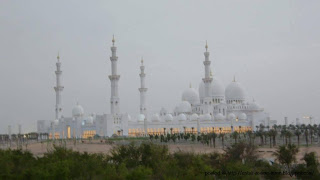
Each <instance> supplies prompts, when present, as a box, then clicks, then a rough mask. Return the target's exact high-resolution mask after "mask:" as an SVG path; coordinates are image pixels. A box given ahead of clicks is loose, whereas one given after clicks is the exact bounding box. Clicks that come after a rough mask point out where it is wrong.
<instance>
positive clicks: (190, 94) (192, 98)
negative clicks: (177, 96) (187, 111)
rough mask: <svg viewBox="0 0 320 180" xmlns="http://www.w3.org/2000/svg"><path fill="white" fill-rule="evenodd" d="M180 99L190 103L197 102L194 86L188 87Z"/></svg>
mask: <svg viewBox="0 0 320 180" xmlns="http://www.w3.org/2000/svg"><path fill="white" fill-rule="evenodd" d="M182 101H188V102H189V103H190V104H192V105H195V104H199V103H200V99H199V94H198V92H197V91H196V90H195V89H194V88H192V87H190V88H188V89H186V90H185V91H184V92H183V93H182Z"/></svg>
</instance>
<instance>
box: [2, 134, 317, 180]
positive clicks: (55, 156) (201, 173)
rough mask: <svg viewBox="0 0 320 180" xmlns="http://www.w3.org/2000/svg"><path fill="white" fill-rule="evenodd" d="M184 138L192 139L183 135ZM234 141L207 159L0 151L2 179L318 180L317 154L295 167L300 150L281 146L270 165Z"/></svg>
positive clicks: (133, 152)
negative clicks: (292, 176)
mask: <svg viewBox="0 0 320 180" xmlns="http://www.w3.org/2000/svg"><path fill="white" fill-rule="evenodd" d="M199 137H200V136H199ZM215 137H217V136H216V135H213V136H212V137H210V136H208V137H206V136H204V137H201V138H203V139H206V138H207V140H203V139H200V140H199V141H208V139H211V141H214V139H215ZM234 137H235V135H234ZM163 138H164V139H165V137H163ZM166 138H167V137H166ZM170 138H171V137H170ZM185 138H186V139H189V138H191V139H192V136H190V137H189V138H187V135H183V139H185ZM234 140H235V139H232V141H234ZM238 140H239V141H238V142H237V143H234V144H232V145H231V146H229V147H226V148H225V150H224V153H209V154H195V153H190V152H183V151H178V152H175V153H169V150H168V147H167V145H159V144H154V143H152V142H144V143H141V144H140V145H136V144H135V143H131V144H129V145H118V146H115V147H114V148H113V149H112V150H111V152H110V153H109V154H108V155H106V154H88V153H79V152H76V151H72V150H70V149H66V148H65V147H64V146H54V148H53V149H52V150H50V151H48V152H47V153H45V154H44V155H43V157H34V156H33V155H32V154H31V153H30V152H28V151H22V150H11V149H8V150H0V167H1V168H0V179H119V180H120V179H137V180H140V179H190V180H191V179H192V180H193V179H262V178H263V179H281V178H282V177H283V174H281V172H283V171H286V170H288V168H289V172H292V173H296V174H297V177H299V178H300V179H317V178H318V179H319V177H320V176H319V171H318V167H319V163H318V161H317V158H316V154H315V153H307V154H306V155H305V156H304V158H303V160H304V162H305V164H296V165H295V166H293V164H292V163H293V162H294V161H295V155H296V153H297V151H298V147H297V146H295V145H292V144H288V145H287V146H280V147H279V148H278V150H277V151H276V153H275V156H276V157H277V159H278V160H279V163H280V164H277V163H273V164H272V165H271V164H270V163H269V162H267V161H264V160H261V159H258V156H257V154H256V147H255V146H253V145H252V144H250V143H245V142H244V141H243V140H240V139H238ZM204 143H206V142H204ZM213 146H214V145H213ZM299 172H310V173H312V174H310V173H309V174H304V175H301V173H300V174H299ZM287 176H288V175H287ZM289 177H290V176H289Z"/></svg>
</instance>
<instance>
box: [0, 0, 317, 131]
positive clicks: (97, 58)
mask: <svg viewBox="0 0 320 180" xmlns="http://www.w3.org/2000/svg"><path fill="white" fill-rule="evenodd" d="M319 9H320V1H318V0H308V1H293V0H281V1H279V0H269V1H254V0H251V1H245V0H242V1H211V0H210V1H209V0H208V1H169V0H168V1H148V0H144V1H142V0H141V1H129V0H128V1H79V0H74V1H62V0H61V1H41V0H38V1H32V0H31V1H14V0H10V1H1V2H0V27H1V28H0V52H1V53H0V82H1V86H0V87H1V93H0V112H1V120H0V121H1V126H0V133H7V129H8V125H11V126H12V132H13V133H17V131H18V124H22V130H23V132H29V131H34V130H36V121H37V120H42V119H44V120H53V119H54V106H55V92H54V89H53V87H54V86H55V74H54V71H55V68H56V67H55V62H56V56H57V53H58V52H60V57H61V62H62V71H63V74H62V77H63V81H62V82H63V86H64V87H65V88H64V91H63V93H62V102H63V108H64V112H63V115H64V116H68V117H69V116H71V110H72V108H73V106H74V105H75V104H76V102H79V103H80V104H81V105H82V106H83V107H84V110H85V113H91V112H95V113H97V114H102V113H109V112H110V106H109V98H110V81H109V79H108V75H110V73H111V67H110V59H109V57H110V55H111V51H110V46H111V44H112V43H111V39H112V35H113V34H114V35H115V39H116V43H115V44H116V46H117V47H118V53H117V55H118V57H119V59H118V72H119V74H120V75H121V77H120V81H119V88H120V89H119V91H120V92H119V94H120V103H121V104H120V106H121V111H122V112H128V113H130V114H131V116H132V118H135V117H136V115H137V114H138V112H139V91H138V87H139V86H140V81H139V75H138V74H139V65H140V59H141V57H142V56H143V58H144V62H145V63H144V64H145V66H146V70H145V72H146V86H147V87H148V93H147V97H148V98H147V103H148V108H149V111H150V112H156V111H159V110H160V108H161V107H165V108H166V109H168V110H169V111H172V109H173V108H174V107H175V106H176V105H177V104H178V103H179V102H180V101H181V94H182V92H183V91H184V90H185V89H186V88H188V87H189V84H190V83H191V84H192V85H193V86H194V87H196V88H198V85H199V83H200V82H201V78H202V77H203V76H204V66H203V60H204V55H203V52H204V51H205V48H204V47H205V41H206V40H207V41H208V45H209V49H208V50H209V51H210V60H211V61H212V64H211V68H212V70H213V72H214V74H215V75H216V76H217V77H218V78H219V79H220V80H221V81H222V82H223V84H224V85H225V86H227V85H228V84H229V83H230V82H231V81H232V79H233V76H234V75H236V79H237V80H238V81H239V82H240V83H241V84H242V85H243V86H244V87H245V88H246V90H247V92H248V95H249V96H248V100H249V101H251V100H252V99H253V97H254V98H255V100H256V102H258V103H259V104H260V105H261V106H262V107H264V108H265V111H266V112H270V114H271V117H272V119H276V120H278V121H279V122H280V123H283V117H284V116H288V117H289V123H291V122H292V121H295V118H296V117H300V118H301V117H302V116H305V115H312V116H314V117H316V119H317V123H319V121H318V117H320V111H319V107H320V83H319V77H320V72H319V65H320V21H319V19H320V11H319ZM301 122H308V121H307V120H303V119H301Z"/></svg>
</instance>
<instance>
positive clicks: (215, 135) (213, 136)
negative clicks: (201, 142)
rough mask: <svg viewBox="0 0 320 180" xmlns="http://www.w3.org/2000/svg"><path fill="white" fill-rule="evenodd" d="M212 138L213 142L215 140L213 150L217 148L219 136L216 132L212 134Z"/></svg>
mask: <svg viewBox="0 0 320 180" xmlns="http://www.w3.org/2000/svg"><path fill="white" fill-rule="evenodd" d="M211 136H212V140H213V148H216V138H217V136H218V135H217V134H216V133H215V132H213V133H212V134H211Z"/></svg>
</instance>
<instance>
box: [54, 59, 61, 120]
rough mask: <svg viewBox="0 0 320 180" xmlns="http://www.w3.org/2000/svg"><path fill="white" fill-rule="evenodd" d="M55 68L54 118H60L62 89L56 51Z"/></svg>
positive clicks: (59, 63) (59, 65) (59, 64)
mask: <svg viewBox="0 0 320 180" xmlns="http://www.w3.org/2000/svg"><path fill="white" fill-rule="evenodd" d="M57 60H58V61H57V63H56V66H57V70H56V72H55V73H56V79H57V85H56V87H54V90H55V91H56V119H60V118H61V112H62V106H61V93H62V90H63V86H61V74H62V71H61V62H60V56H59V53H58V56H57Z"/></svg>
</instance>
